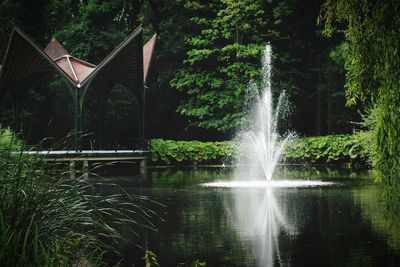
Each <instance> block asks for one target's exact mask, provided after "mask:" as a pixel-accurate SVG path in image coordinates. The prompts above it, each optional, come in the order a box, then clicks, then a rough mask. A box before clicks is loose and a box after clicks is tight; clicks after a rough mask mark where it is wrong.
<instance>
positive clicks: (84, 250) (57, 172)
mask: <svg viewBox="0 0 400 267" xmlns="http://www.w3.org/2000/svg"><path fill="white" fill-rule="evenodd" d="M14 140H15V137H13V136H12V135H11V133H10V131H4V130H2V131H1V132H0V265H1V266H76V265H85V262H86V263H90V264H91V265H103V263H104V261H103V254H104V253H106V252H107V253H110V252H113V253H116V254H118V253H119V251H118V246H119V242H122V241H124V242H125V241H126V242H127V240H125V238H124V235H125V234H126V233H132V235H134V236H138V235H139V234H140V233H141V231H142V230H143V229H144V228H147V229H150V228H151V227H152V224H151V223H150V221H149V218H150V213H149V210H148V209H144V208H142V206H141V204H140V203H141V202H142V201H144V199H143V198H142V197H137V196H129V195H127V194H125V193H123V192H121V190H120V189H119V188H117V187H116V188H115V190H114V191H115V193H114V194H112V195H106V196H101V195H98V194H96V191H95V186H93V185H91V184H89V183H87V182H86V181H83V180H82V179H81V177H77V179H75V178H71V174H70V173H69V172H67V171H64V170H63V169H64V168H62V167H61V166H58V167H54V166H49V164H47V163H46V162H45V161H44V160H43V159H42V158H41V157H39V156H35V155H27V154H24V153H22V151H23V150H24V149H25V148H24V147H23V145H22V144H21V143H20V142H19V143H18V142H16V141H14ZM7 141H10V142H11V144H12V145H10V143H7ZM18 147H20V149H18ZM110 186H111V185H110V184H108V185H107V187H110ZM129 242H137V243H139V240H138V239H137V240H129Z"/></svg>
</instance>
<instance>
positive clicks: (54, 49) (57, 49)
mask: <svg viewBox="0 0 400 267" xmlns="http://www.w3.org/2000/svg"><path fill="white" fill-rule="evenodd" d="M43 51H44V52H45V53H46V55H48V56H49V57H50V58H51V59H52V60H55V59H56V58H59V57H61V56H65V55H69V53H68V51H67V49H65V47H64V46H63V45H62V44H61V43H60V42H59V41H57V39H56V38H54V37H53V38H51V41H50V42H49V43H48V44H47V46H46V48H45V49H44V50H43Z"/></svg>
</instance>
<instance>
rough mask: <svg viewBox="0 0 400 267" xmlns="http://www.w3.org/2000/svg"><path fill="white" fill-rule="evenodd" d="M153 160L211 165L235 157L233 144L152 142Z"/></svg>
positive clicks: (156, 140) (159, 140) (225, 142)
mask: <svg viewBox="0 0 400 267" xmlns="http://www.w3.org/2000/svg"><path fill="white" fill-rule="evenodd" d="M151 150H152V160H153V161H155V162H158V163H160V164H167V165H169V164H207V163H209V164H211V163H222V162H223V161H224V160H225V159H229V158H231V157H233V156H234V153H235V147H234V144H233V143H232V142H229V141H224V142H201V141H173V140H162V139H155V140H152V141H151Z"/></svg>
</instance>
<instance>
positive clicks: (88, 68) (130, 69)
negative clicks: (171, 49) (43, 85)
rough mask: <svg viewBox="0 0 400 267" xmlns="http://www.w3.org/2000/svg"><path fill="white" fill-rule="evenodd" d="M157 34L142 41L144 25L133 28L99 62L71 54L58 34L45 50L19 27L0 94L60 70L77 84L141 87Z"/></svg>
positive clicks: (8, 54) (1, 75) (1, 76)
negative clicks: (89, 61)
mask: <svg viewBox="0 0 400 267" xmlns="http://www.w3.org/2000/svg"><path fill="white" fill-rule="evenodd" d="M155 41H156V35H153V36H152V37H151V38H150V40H149V41H148V42H147V43H146V44H145V46H143V45H142V28H141V27H139V28H137V29H136V30H135V31H133V32H132V33H131V34H130V35H129V36H128V37H127V38H126V39H125V40H124V41H122V42H121V43H120V44H119V45H118V46H117V47H116V48H115V49H114V50H113V51H112V52H111V53H110V54H109V55H108V56H107V57H106V58H105V59H104V60H103V61H102V62H101V63H100V64H99V65H97V66H96V65H94V64H91V63H88V62H86V61H84V60H81V59H78V58H76V57H73V56H71V55H70V54H69V53H68V51H67V50H66V49H65V48H64V46H63V45H62V44H61V43H60V42H58V41H57V40H56V39H55V38H52V40H51V41H50V42H49V44H48V45H47V46H46V48H45V49H44V50H42V49H40V48H39V47H38V46H37V45H36V44H35V43H34V42H33V41H32V40H31V39H30V38H29V37H28V36H27V35H26V34H25V33H23V32H22V31H21V30H20V29H18V28H15V29H14V30H13V33H12V35H11V39H10V42H9V45H8V48H7V51H6V56H5V59H4V64H3V67H2V68H1V69H2V71H1V72H0V95H1V94H2V93H3V94H4V93H5V92H4V91H6V90H9V89H13V88H14V87H19V86H21V85H24V84H26V83H28V82H29V81H32V80H35V81H36V80H37V79H41V78H46V77H47V76H48V75H49V74H51V73H59V74H61V75H62V76H63V77H64V78H66V80H67V81H68V82H69V83H70V84H71V85H73V86H74V87H77V88H80V87H81V86H83V85H89V84H91V85H93V86H94V87H95V89H106V88H105V87H107V86H111V85H112V84H114V83H115V82H118V83H121V84H123V85H126V86H128V87H130V88H132V89H134V90H141V89H142V88H143V85H144V82H146V80H147V76H148V71H149V66H150V62H151V58H152V55H153V51H154V46H155Z"/></svg>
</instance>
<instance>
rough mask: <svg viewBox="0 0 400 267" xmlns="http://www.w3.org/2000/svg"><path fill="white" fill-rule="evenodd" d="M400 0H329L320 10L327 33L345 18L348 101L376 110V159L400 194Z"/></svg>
mask: <svg viewBox="0 0 400 267" xmlns="http://www.w3.org/2000/svg"><path fill="white" fill-rule="evenodd" d="M399 12H400V2H399V1H396V0H385V1H383V0H378V1H375V0H362V1H356V0H327V1H326V3H325V4H324V6H323V8H322V12H321V19H322V20H323V21H324V22H325V34H326V35H328V36H330V35H331V33H332V32H333V30H334V23H335V22H339V23H344V24H345V25H346V26H347V29H346V41H347V46H346V49H345V68H346V85H347V91H346V96H347V103H348V104H349V105H354V104H355V103H362V105H363V106H364V108H365V110H366V111H373V113H374V118H376V124H375V125H374V135H375V149H376V152H377V153H374V154H373V155H374V161H375V164H376V169H377V171H378V180H380V181H382V182H384V183H385V184H386V185H387V189H388V190H387V191H386V192H387V194H388V196H390V197H394V198H395V199H397V200H400V191H399V188H400V142H399V138H400V127H399V125H400V109H399V103H400V72H399V68H400V53H399V47H400V38H399V37H400V15H399V14H400V13H399Z"/></svg>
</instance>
